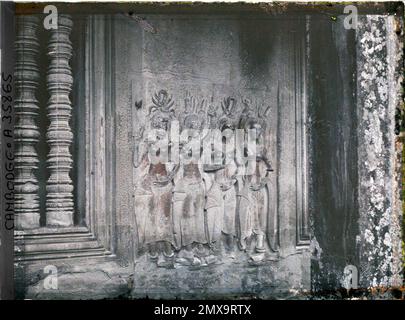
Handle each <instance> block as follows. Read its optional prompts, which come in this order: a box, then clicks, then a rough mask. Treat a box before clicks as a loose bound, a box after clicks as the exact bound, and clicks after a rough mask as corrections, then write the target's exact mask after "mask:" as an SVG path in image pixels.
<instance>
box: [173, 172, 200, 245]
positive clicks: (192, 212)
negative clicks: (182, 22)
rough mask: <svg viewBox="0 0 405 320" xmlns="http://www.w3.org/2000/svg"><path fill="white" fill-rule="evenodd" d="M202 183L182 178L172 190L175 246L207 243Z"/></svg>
mask: <svg viewBox="0 0 405 320" xmlns="http://www.w3.org/2000/svg"><path fill="white" fill-rule="evenodd" d="M204 200H205V195H204V184H203V182H202V181H198V182H196V181H195V180H191V181H190V180H189V181H188V179H183V180H182V181H180V182H179V184H178V185H177V186H176V187H175V189H174V191H173V221H174V232H175V239H176V248H178V249H180V248H181V247H184V246H187V245H190V244H192V243H207V237H206V234H205V221H204Z"/></svg>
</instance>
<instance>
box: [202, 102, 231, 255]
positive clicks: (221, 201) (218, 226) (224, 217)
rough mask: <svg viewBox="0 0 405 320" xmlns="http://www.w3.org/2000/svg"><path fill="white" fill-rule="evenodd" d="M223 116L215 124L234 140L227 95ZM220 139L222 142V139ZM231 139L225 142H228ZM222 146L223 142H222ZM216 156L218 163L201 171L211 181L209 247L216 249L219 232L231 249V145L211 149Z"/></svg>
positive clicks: (208, 207)
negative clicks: (203, 171)
mask: <svg viewBox="0 0 405 320" xmlns="http://www.w3.org/2000/svg"><path fill="white" fill-rule="evenodd" d="M221 106H222V112H223V115H222V116H221V117H220V118H219V119H218V121H217V123H216V126H217V128H218V129H219V130H220V131H221V133H222V134H223V135H224V136H227V134H228V135H229V137H228V139H233V131H234V129H235V120H234V118H235V117H234V115H235V114H234V112H235V106H236V100H235V99H233V98H230V97H228V98H226V99H224V101H223V102H222V105H221ZM221 142H222V141H221ZM230 143H233V142H232V141H231V142H228V144H229V145H230ZM221 146H222V145H221ZM214 153H215V154H216V155H218V154H219V155H221V163H220V164H219V165H218V164H214V165H205V166H204V170H205V171H206V172H207V173H211V174H213V177H212V178H211V179H210V180H211V181H210V182H211V183H210V184H209V188H207V203H206V210H207V225H208V235H209V240H210V244H211V246H213V247H214V248H215V249H216V251H217V250H218V247H219V242H220V240H221V238H222V235H223V236H224V237H225V239H226V247H225V248H226V249H227V251H232V250H233V247H234V238H235V236H236V182H237V180H236V177H235V176H236V171H237V166H236V163H235V150H234V148H233V147H232V146H231V147H230V148H229V149H228V150H225V152H224V153H223V152H222V150H214Z"/></svg>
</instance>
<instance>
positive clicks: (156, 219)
mask: <svg viewBox="0 0 405 320" xmlns="http://www.w3.org/2000/svg"><path fill="white" fill-rule="evenodd" d="M151 100H152V105H151V106H146V107H144V108H143V107H142V102H141V101H138V102H137V103H136V104H135V108H134V111H133V112H134V113H135V114H134V115H133V116H134V117H135V118H136V119H140V118H141V115H140V113H142V112H143V113H145V114H144V116H145V119H146V123H144V125H142V126H140V127H139V128H138V129H136V130H137V131H136V132H134V137H135V144H136V145H135V147H134V157H133V158H134V162H133V165H134V168H135V170H134V189H135V217H136V223H137V234H138V254H139V255H143V254H145V255H147V257H148V260H149V261H150V263H156V265H157V266H158V267H164V268H169V269H170V268H177V267H181V266H187V267H191V268H192V269H195V268H199V267H204V266H208V265H215V264H221V263H223V262H224V261H225V260H226V261H232V260H237V259H238V258H237V255H236V253H237V251H238V252H239V253H240V252H242V253H244V254H245V255H246V256H247V258H248V263H249V264H253V265H255V264H260V263H263V262H265V261H266V260H269V259H270V258H271V259H274V258H275V257H277V248H278V243H277V239H276V234H272V233H271V232H270V233H268V232H267V226H266V225H267V221H268V220H272V219H274V217H272V216H273V215H275V214H276V213H275V212H271V211H270V208H271V207H272V206H270V205H269V199H270V197H269V188H268V184H269V183H270V179H269V175H271V174H274V173H273V171H274V170H273V167H272V165H271V163H270V161H269V160H268V156H267V152H268V151H267V150H266V148H262V146H263V145H266V143H265V141H263V139H264V137H265V136H266V129H267V119H266V118H267V117H269V116H270V115H269V110H270V107H269V106H265V105H263V104H258V103H256V104H255V105H253V103H252V102H251V101H250V100H249V99H246V98H242V99H241V100H240V101H238V99H236V98H233V97H226V98H224V99H223V100H222V101H220V102H216V101H214V99H212V98H211V99H204V98H202V99H198V98H196V97H194V96H191V95H190V94H189V93H186V94H185V98H184V101H183V105H182V106H181V107H180V108H179V106H178V103H179V102H178V101H174V100H173V99H172V97H171V96H170V95H169V93H168V92H167V91H166V90H160V91H159V92H157V93H155V94H154V95H153V97H152V99H151ZM176 107H177V108H176ZM176 110H183V111H184V112H176ZM175 123H178V124H179V133H180V135H179V137H180V138H179V140H178V141H175V140H177V139H175V138H173V137H172V136H170V137H169V138H168V139H167V137H168V133H169V132H171V130H172V127H173V125H176V124H175ZM207 129H208V130H207ZM236 129H239V132H242V133H243V136H242V139H244V140H243V141H244V142H249V137H248V136H247V133H248V132H250V133H252V132H254V133H255V136H254V138H255V140H254V141H253V147H251V146H252V144H249V143H246V144H244V145H243V146H242V149H237V148H235V136H234V135H233V134H234V133H235V130H236ZM148 130H149V131H148ZM151 130H153V137H152V138H153V139H151V134H148V133H150V132H151ZM214 134H219V135H220V139H221V140H219V141H220V142H224V140H223V139H225V140H226V141H225V142H227V143H226V144H222V143H221V144H218V143H216V144H215V143H213V141H214V140H213V135H214ZM231 138H233V139H231ZM164 139H167V140H164ZM171 139H173V140H174V141H172V140H171ZM163 141H164V142H166V143H162V142H163ZM190 141H192V142H190ZM216 141H218V140H216ZM176 143H178V146H179V148H178V155H179V158H178V160H179V161H172V160H173V159H172V158H170V160H169V159H166V160H169V161H167V162H165V161H164V158H157V159H158V160H156V159H152V158H151V155H152V154H153V155H155V154H158V155H161V154H163V153H167V154H170V155H173V154H174V153H175V144H176ZM206 149H209V150H206ZM237 150H242V152H237ZM205 151H209V153H208V154H209V155H210V156H211V159H207V157H204V155H206V153H204V152H205ZM212 158H214V159H215V160H213V159H212Z"/></svg>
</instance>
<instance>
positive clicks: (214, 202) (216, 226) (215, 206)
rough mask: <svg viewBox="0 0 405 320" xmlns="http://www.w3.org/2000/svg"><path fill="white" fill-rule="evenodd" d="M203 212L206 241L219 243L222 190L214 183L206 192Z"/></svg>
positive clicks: (221, 217) (221, 224) (221, 218)
mask: <svg viewBox="0 0 405 320" xmlns="http://www.w3.org/2000/svg"><path fill="white" fill-rule="evenodd" d="M205 210H206V211H207V231H208V235H207V237H208V240H209V242H215V241H219V240H220V238H221V232H222V228H223V197H222V190H221V188H220V187H219V184H218V183H217V182H215V181H214V182H213V183H212V186H211V188H210V189H209V190H208V191H207V200H206V203H205Z"/></svg>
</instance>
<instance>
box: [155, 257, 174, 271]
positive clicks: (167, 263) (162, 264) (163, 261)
mask: <svg viewBox="0 0 405 320" xmlns="http://www.w3.org/2000/svg"><path fill="white" fill-rule="evenodd" d="M157 266H158V267H159V268H172V267H173V259H172V257H166V256H165V255H162V254H161V255H159V258H158V261H157Z"/></svg>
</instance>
